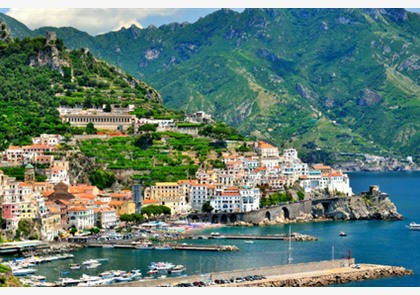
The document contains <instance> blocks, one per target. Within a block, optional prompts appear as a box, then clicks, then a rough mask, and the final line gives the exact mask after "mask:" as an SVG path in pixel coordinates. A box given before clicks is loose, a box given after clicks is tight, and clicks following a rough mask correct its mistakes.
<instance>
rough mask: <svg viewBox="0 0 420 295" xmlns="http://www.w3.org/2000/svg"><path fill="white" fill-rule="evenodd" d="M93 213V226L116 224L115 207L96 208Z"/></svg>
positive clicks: (103, 226)
mask: <svg viewBox="0 0 420 295" xmlns="http://www.w3.org/2000/svg"><path fill="white" fill-rule="evenodd" d="M94 214H95V226H97V227H98V226H100V227H101V228H111V227H114V226H115V225H117V213H116V211H115V209H112V208H109V207H103V208H96V209H95V210H94Z"/></svg>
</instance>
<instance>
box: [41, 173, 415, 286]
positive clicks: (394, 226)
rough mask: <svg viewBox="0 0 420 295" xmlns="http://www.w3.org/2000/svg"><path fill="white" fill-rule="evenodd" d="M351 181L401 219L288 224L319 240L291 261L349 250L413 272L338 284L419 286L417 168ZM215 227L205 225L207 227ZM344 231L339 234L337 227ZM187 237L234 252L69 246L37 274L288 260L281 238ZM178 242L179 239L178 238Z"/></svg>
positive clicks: (281, 228) (271, 230) (246, 230)
mask: <svg viewBox="0 0 420 295" xmlns="http://www.w3.org/2000/svg"><path fill="white" fill-rule="evenodd" d="M349 175H350V181H351V186H352V188H353V191H354V192H355V193H358V192H362V191H367V190H368V189H369V186H370V185H379V186H380V190H381V191H383V192H386V193H388V194H389V195H390V198H391V201H392V202H393V203H394V204H395V205H396V207H397V210H398V212H399V213H400V214H402V215H403V216H404V218H405V220H403V221H339V222H314V223H305V224H303V223H302V224H292V225H290V226H291V227H292V228H291V230H292V231H293V232H299V233H302V234H308V235H312V236H315V237H317V238H318V239H319V240H318V241H309V242H294V243H292V249H291V250H290V251H291V252H290V253H291V256H292V258H293V263H301V262H309V261H317V260H328V259H333V258H342V257H347V255H348V254H349V252H350V255H351V256H352V257H354V258H355V259H356V262H358V263H374V264H385V265H394V266H402V267H405V268H408V269H412V270H413V271H414V275H412V276H405V277H395V278H389V279H380V280H372V281H365V282H357V283H351V284H346V285H339V286H340V287H346V286H349V287H419V286H420V252H419V251H418V247H419V245H420V232H413V231H409V230H408V229H407V228H405V225H407V224H408V223H410V222H411V221H417V222H420V202H419V200H420V172H411V173H406V172H395V173H394V172H393V173H351V174H349ZM210 231H214V229H209V230H206V232H210ZM217 231H218V232H219V233H221V234H223V233H226V234H227V233H243V234H282V233H288V232H289V225H276V226H269V227H222V228H220V229H217ZM340 231H344V232H346V233H347V236H346V237H339V235H338V234H339V232H340ZM187 242H188V243H216V244H229V245H236V246H238V247H239V248H240V251H238V252H205V251H203V252H201V251H180V250H175V251H156V250H154V251H153V250H127V249H102V248H96V249H82V250H79V251H77V252H74V255H75V258H73V259H71V260H65V261H55V262H50V263H47V264H43V265H39V266H37V269H38V271H37V274H39V275H46V276H47V277H48V278H49V281H55V280H56V279H57V278H58V277H59V276H60V272H62V271H68V264H69V263H70V262H82V261H83V260H86V259H90V258H98V257H105V258H108V259H109V261H108V262H106V263H104V264H103V265H102V266H100V267H99V268H97V269H95V270H86V269H85V270H83V271H70V272H69V274H67V275H66V276H68V277H74V278H78V277H80V276H81V274H82V273H87V274H96V273H99V272H101V271H105V270H110V269H122V270H130V269H141V270H142V272H143V274H145V273H146V272H147V270H148V265H149V264H150V263H151V262H153V261H170V262H172V263H174V264H183V265H185V266H186V267H187V273H188V274H199V273H206V272H212V271H225V270H232V269H239V268H252V267H260V266H261V267H262V266H270V265H278V264H287V260H288V257H289V244H288V242H285V241H255V242H254V243H253V244H246V243H244V242H243V241H235V240H223V239H218V240H188V241H187ZM181 243H182V241H181Z"/></svg>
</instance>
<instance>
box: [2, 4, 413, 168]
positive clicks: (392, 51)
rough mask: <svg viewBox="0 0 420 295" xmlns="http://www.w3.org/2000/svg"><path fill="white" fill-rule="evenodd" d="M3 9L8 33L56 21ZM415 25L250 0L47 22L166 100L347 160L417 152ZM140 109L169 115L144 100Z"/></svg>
mask: <svg viewBox="0 0 420 295" xmlns="http://www.w3.org/2000/svg"><path fill="white" fill-rule="evenodd" d="M5 21H6V22H8V23H10V24H11V25H13V26H15V27H16V30H13V31H12V32H14V33H15V34H27V35H31V36H33V35H34V34H35V35H36V34H41V35H42V34H45V32H46V30H51V28H45V29H40V30H37V31H30V30H28V29H25V28H23V27H22V25H19V23H18V22H16V21H13V20H11V19H5ZM419 27H420V25H419V18H418V15H416V14H414V13H408V12H406V11H404V10H403V9H386V10H376V9H245V10H244V11H243V12H242V13H237V12H234V11H231V10H220V11H217V12H215V13H212V14H210V15H208V16H207V17H204V18H201V19H200V20H198V21H197V22H195V23H193V24H188V25H184V24H183V25H181V24H171V25H164V26H161V27H159V28H155V27H150V28H145V29H135V28H129V29H124V28H123V29H121V30H120V31H118V32H112V33H107V34H102V35H99V36H96V37H92V36H87V35H86V34H85V33H82V32H78V31H77V30H74V29H73V30H70V29H69V28H54V31H56V32H57V35H58V36H59V37H60V38H63V40H65V42H66V44H67V45H68V46H71V47H72V48H79V47H86V48H89V49H90V50H91V52H93V53H94V54H96V55H97V56H101V57H102V58H104V59H105V60H107V61H109V62H111V63H113V64H118V65H119V66H120V67H122V68H123V69H124V70H126V71H128V72H129V73H131V74H132V75H133V76H136V77H139V78H141V79H144V80H145V81H147V82H148V83H150V84H151V85H153V86H154V87H155V88H156V89H159V92H160V93H161V94H162V97H163V100H164V103H165V104H166V105H167V106H168V107H170V108H174V109H178V110H183V111H185V112H192V111H197V110H205V111H206V112H208V113H211V114H212V115H213V117H214V118H216V120H221V121H224V122H226V123H227V124H229V125H231V126H233V127H235V128H237V129H238V131H239V132H240V133H241V134H242V135H246V136H254V137H256V138H261V139H266V140H268V141H271V142H273V143H275V144H276V145H277V146H279V147H294V148H297V149H298V151H299V154H300V155H301V156H302V158H303V159H304V160H305V161H307V162H317V161H321V160H327V163H332V162H335V161H340V159H341V160H343V159H342V158H341V155H340V153H341V152H344V153H346V154H347V155H349V154H355V155H356V154H358V153H371V154H379V155H383V156H401V157H402V158H405V157H406V156H407V155H411V156H413V157H414V160H415V161H417V162H418V160H419V156H420V155H419V153H418V146H419V144H420V135H419V133H418V130H420V126H419V121H418V119H417V118H418V115H419V113H420V111H419V109H420V105H419V104H420V102H419V99H418V98H419V93H420V87H419V68H418V61H417V58H418V48H419V36H418V31H419ZM133 35H135V36H136V38H133ZM139 40H147V42H139ZM162 40H164V42H163V41H162ZM115 44H118V46H119V48H120V49H121V52H124V54H121V52H117V51H116V50H115ZM139 52H143V53H144V52H153V53H155V54H156V58H155V59H153V60H148V59H147V57H146V54H139ZM80 80H81V82H83V83H84V85H89V83H92V82H94V81H92V79H91V78H90V76H86V75H85V78H83V79H80ZM94 83H96V85H97V86H99V87H106V85H108V83H109V82H108V81H107V82H103V83H99V81H96V82H94ZM25 89H27V88H25ZM65 99H66V100H67V101H68V102H69V103H70V102H71V100H75V101H78V102H80V100H77V99H76V98H75V97H71V99H70V97H66V98H65ZM92 99H94V97H92ZM136 114H137V115H138V116H149V117H156V118H165V117H167V116H166V115H165V114H161V113H160V112H158V111H155V110H153V109H149V108H142V109H138V110H137V111H136ZM12 121H13V120H12ZM47 122H50V121H47ZM57 128H58V127H57Z"/></svg>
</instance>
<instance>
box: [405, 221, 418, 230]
mask: <svg viewBox="0 0 420 295" xmlns="http://www.w3.org/2000/svg"><path fill="white" fill-rule="evenodd" d="M407 228H408V229H409V230H420V224H419V223H415V222H411V223H410V224H409V225H407Z"/></svg>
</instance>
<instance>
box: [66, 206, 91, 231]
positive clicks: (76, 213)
mask: <svg viewBox="0 0 420 295" xmlns="http://www.w3.org/2000/svg"><path fill="white" fill-rule="evenodd" d="M67 222H68V226H69V227H72V226H75V227H76V228H77V229H78V230H88V229H90V228H92V227H94V226H95V215H94V211H93V209H92V208H88V207H85V206H71V207H69V208H68V209H67Z"/></svg>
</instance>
